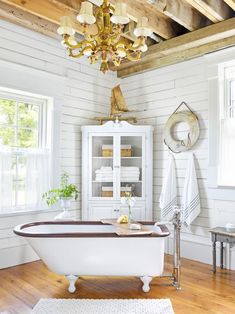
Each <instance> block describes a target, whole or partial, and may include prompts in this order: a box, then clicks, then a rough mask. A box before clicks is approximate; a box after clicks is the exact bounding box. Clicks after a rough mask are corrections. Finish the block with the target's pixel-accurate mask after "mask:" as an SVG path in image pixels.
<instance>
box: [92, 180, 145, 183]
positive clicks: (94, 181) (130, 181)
mask: <svg viewBox="0 0 235 314" xmlns="http://www.w3.org/2000/svg"><path fill="white" fill-rule="evenodd" d="M120 182H121V183H132V182H134V183H142V181H140V180H138V181H133V180H121V181H120ZM92 183H113V181H110V180H109V181H96V180H92Z"/></svg>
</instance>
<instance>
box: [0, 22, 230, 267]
mask: <svg viewBox="0 0 235 314" xmlns="http://www.w3.org/2000/svg"><path fill="white" fill-rule="evenodd" d="M65 56H66V52H65V50H64V49H63V48H62V47H61V46H60V44H59V42H58V41H55V40H53V39H50V38H48V37H45V36H43V35H40V34H37V33H35V32H32V31H29V30H26V29H24V28H21V27H18V26H15V25H13V24H10V23H7V22H4V21H0V86H3V87H9V88H15V89H22V90H25V91H29V92H33V93H39V94H40V92H39V90H40V88H39V86H44V87H45V86H46V85H48V84H49V82H53V81H55V82H57V81H58V82H59V83H58V86H57V84H52V85H53V86H52V85H51V86H49V88H50V89H51V90H52V92H51V94H50V93H49V94H48V96H53V93H54V94H55V95H56V98H58V99H57V103H58V104H59V105H61V108H60V109H59V110H58V112H59V114H58V115H57V117H58V119H59V121H60V123H59V125H58V133H59V134H58V138H57V143H58V148H59V149H58V152H57V154H58V156H57V159H58V161H59V162H58V164H59V166H60V168H62V169H65V170H67V171H68V172H69V173H70V174H71V178H72V181H73V182H74V183H77V184H78V185H79V186H81V133H80V126H81V125H84V124H91V123H95V121H94V120H93V117H94V116H97V115H99V114H107V111H108V106H109V97H110V89H111V88H112V87H113V86H114V84H115V83H116V77H115V75H114V74H112V73H109V74H106V75H105V76H104V75H103V74H100V72H99V71H98V70H97V68H95V67H94V66H92V67H90V66H89V65H88V64H87V62H86V60H76V61H73V60H71V59H68V58H66V57H65ZM9 69H10V70H9ZM14 74H15V75H14ZM14 76H15V77H14ZM30 78H32V79H30ZM121 84H122V88H123V90H124V93H125V96H126V100H127V103H128V105H129V106H130V107H131V109H133V110H136V111H137V112H136V115H137V116H138V117H139V123H140V124H152V125H153V126H154V127H155V133H154V134H155V136H154V173H153V175H154V210H155V211H154V214H155V217H156V218H157V217H159V209H158V208H159V206H158V199H159V195H160V191H161V184H162V180H163V177H164V173H165V170H166V164H167V157H168V152H167V150H166V148H165V147H164V145H163V134H162V131H163V126H164V123H165V122H166V120H167V118H168V117H169V115H170V114H171V113H172V112H173V111H174V110H175V108H176V107H177V106H178V104H179V103H180V102H181V101H183V100H184V101H186V102H187V103H188V104H189V106H190V107H191V108H192V109H193V110H194V111H195V112H196V113H197V115H198V116H199V120H200V126H201V134H200V139H199V141H198V143H197V145H196V146H195V147H194V152H195V156H196V159H197V165H196V167H197V175H198V182H199V188H200V195H201V204H202V211H201V215H200V217H199V218H198V219H197V220H196V221H195V222H194V223H193V225H192V227H191V230H190V231H188V230H184V232H183V234H182V239H183V242H182V255H183V256H185V257H188V258H192V259H196V260H200V261H203V262H207V263H210V262H211V254H210V253H211V248H210V239H209V234H208V229H209V227H210V226H214V225H215V221H221V219H222V218H223V221H226V220H230V221H235V210H234V207H235V203H234V202H232V201H229V200H228V199H229V198H227V194H226V196H224V197H223V193H218V194H219V195H220V199H217V197H216V195H217V191H216V190H211V189H209V188H208V187H207V177H208V174H207V169H208V134H209V132H208V122H209V112H208V108H209V103H208V82H207V76H206V61H205V59H204V58H198V59H195V60H193V61H188V62H184V63H180V64H178V65H173V66H169V67H166V68H163V69H159V70H155V71H151V72H147V73H145V74H140V75H135V76H133V77H130V78H126V79H124V80H121ZM64 86H65V90H64ZM59 89H62V90H63V91H59ZM45 90H46V87H45ZM45 95H47V94H45ZM180 130H181V131H182V134H183V131H184V129H180ZM175 158H176V165H177V177H178V196H179V202H180V200H181V194H182V186H183V180H184V175H185V164H186V160H187V154H180V155H175ZM57 176H58V175H57ZM221 195H222V196H221ZM73 209H74V210H75V212H76V214H77V215H78V217H79V215H80V212H79V210H80V198H79V201H78V202H77V203H73ZM55 215H56V212H55V211H54V212H45V213H43V214H42V213H36V214H34V215H29V214H25V215H17V216H14V217H11V216H4V217H0V268H1V267H8V266H12V265H16V264H20V263H23V262H26V261H30V260H33V259H35V258H37V256H36V255H35V254H33V252H32V250H31V249H30V247H29V246H28V245H27V244H26V243H25V242H24V240H22V239H21V238H18V237H15V236H14V234H13V233H12V228H13V227H14V226H15V225H16V224H19V223H24V222H27V221H32V220H44V219H45V220H46V219H50V218H53V217H54V216H55ZM170 249H171V243H169V250H170ZM234 255H235V254H234V252H233V254H231V255H229V254H227V260H226V262H227V266H230V267H232V268H235V262H234V261H235V258H234ZM229 256H230V261H229Z"/></svg>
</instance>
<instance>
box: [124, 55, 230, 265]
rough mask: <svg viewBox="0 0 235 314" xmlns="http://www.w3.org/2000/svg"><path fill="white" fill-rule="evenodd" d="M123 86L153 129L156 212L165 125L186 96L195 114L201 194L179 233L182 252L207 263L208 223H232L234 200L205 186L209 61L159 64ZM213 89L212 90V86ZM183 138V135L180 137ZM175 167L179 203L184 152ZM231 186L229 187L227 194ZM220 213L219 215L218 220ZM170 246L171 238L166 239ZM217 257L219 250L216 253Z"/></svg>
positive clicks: (133, 106) (182, 129)
mask: <svg viewBox="0 0 235 314" xmlns="http://www.w3.org/2000/svg"><path fill="white" fill-rule="evenodd" d="M121 87H122V90H123V91H124V93H125V97H126V101H127V103H128V106H129V107H130V109H132V110H135V111H136V116H137V117H138V118H139V123H140V124H152V125H153V126H154V127H155V131H154V163H153V165H154V172H153V176H154V206H153V207H154V216H155V218H156V219H159V218H160V211H159V197H160V192H161V186H162V182H163V178H164V175H165V171H166V167H167V161H168V154H169V152H168V149H167V148H166V146H165V145H164V143H163V139H164V138H163V127H164V124H165V122H166V121H167V119H168V118H169V116H170V115H171V113H173V111H174V110H175V109H176V108H177V106H178V105H179V104H180V103H181V102H182V101H185V102H186V103H187V104H188V105H189V106H190V108H191V109H192V110H193V111H194V112H195V113H196V114H197V116H198V118H199V123H200V138H199V140H198V142H197V144H196V145H195V146H194V147H193V151H194V154H195V157H196V169H197V177H198V185H199V189H200V197H201V214H200V216H199V217H198V218H197V219H196V220H195V221H194V222H193V224H192V226H191V228H190V230H186V229H183V232H182V255H183V256H184V257H186V258H190V259H195V260H199V261H202V262H206V263H211V242H210V234H209V232H208V230H209V228H210V227H215V226H216V225H218V224H220V225H221V224H224V223H225V222H232V221H233V222H235V202H233V201H228V200H227V199H228V198H227V195H226V194H224V196H223V193H222V196H221V193H219V195H220V197H219V199H217V196H216V194H217V191H216V190H212V189H210V188H209V187H208V184H207V178H208V158H209V150H208V142H209V139H208V134H209V132H208V130H209V126H208V125H209V98H208V95H209V90H208V79H207V60H206V58H204V57H201V58H197V59H194V60H191V61H187V62H183V63H179V64H176V65H172V66H168V67H165V68H162V69H158V70H154V71H150V72H147V73H143V74H138V75H135V76H132V77H129V78H125V79H124V80H122V81H121ZM214 92H215V93H216V91H214ZM176 131H177V133H178V136H183V135H184V132H185V126H184V125H181V126H178V128H177V129H176ZM181 138H182V137H181ZM174 155H175V159H176V167H177V186H178V203H179V204H180V202H181V196H182V189H183V183H184V177H185V170H186V164H187V158H188V157H187V153H181V154H174ZM231 193H233V194H234V191H232V190H231V191H230V194H231ZM221 218H222V219H221ZM168 245H169V247H168V250H169V251H171V248H172V243H171V241H169V243H168ZM218 256H219V254H218ZM226 266H227V267H229V268H233V269H234V268H235V254H234V251H233V250H231V251H230V254H229V250H228V249H227V250H226Z"/></svg>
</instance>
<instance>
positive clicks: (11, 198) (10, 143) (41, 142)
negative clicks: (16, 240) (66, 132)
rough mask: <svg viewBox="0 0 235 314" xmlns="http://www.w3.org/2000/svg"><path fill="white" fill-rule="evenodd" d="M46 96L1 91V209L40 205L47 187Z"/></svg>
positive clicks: (47, 118) (47, 132)
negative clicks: (43, 97)
mask: <svg viewBox="0 0 235 314" xmlns="http://www.w3.org/2000/svg"><path fill="white" fill-rule="evenodd" d="M49 123H50V113H49V105H48V103H47V100H46V99H42V98H36V97H27V96H26V95H21V94H16V93H8V92H2V93H1V92H0V213H5V212H17V211H22V210H35V209H40V207H41V206H42V204H41V195H42V193H43V192H45V191H46V190H47V188H48V187H49V173H50V171H49V165H50V128H49Z"/></svg>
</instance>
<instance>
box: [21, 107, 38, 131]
mask: <svg viewBox="0 0 235 314" xmlns="http://www.w3.org/2000/svg"><path fill="white" fill-rule="evenodd" d="M38 117H39V106H36V105H31V104H25V103H19V104H18V125H19V126H20V127H25V128H30V129H35V128H37V127H38Z"/></svg>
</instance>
